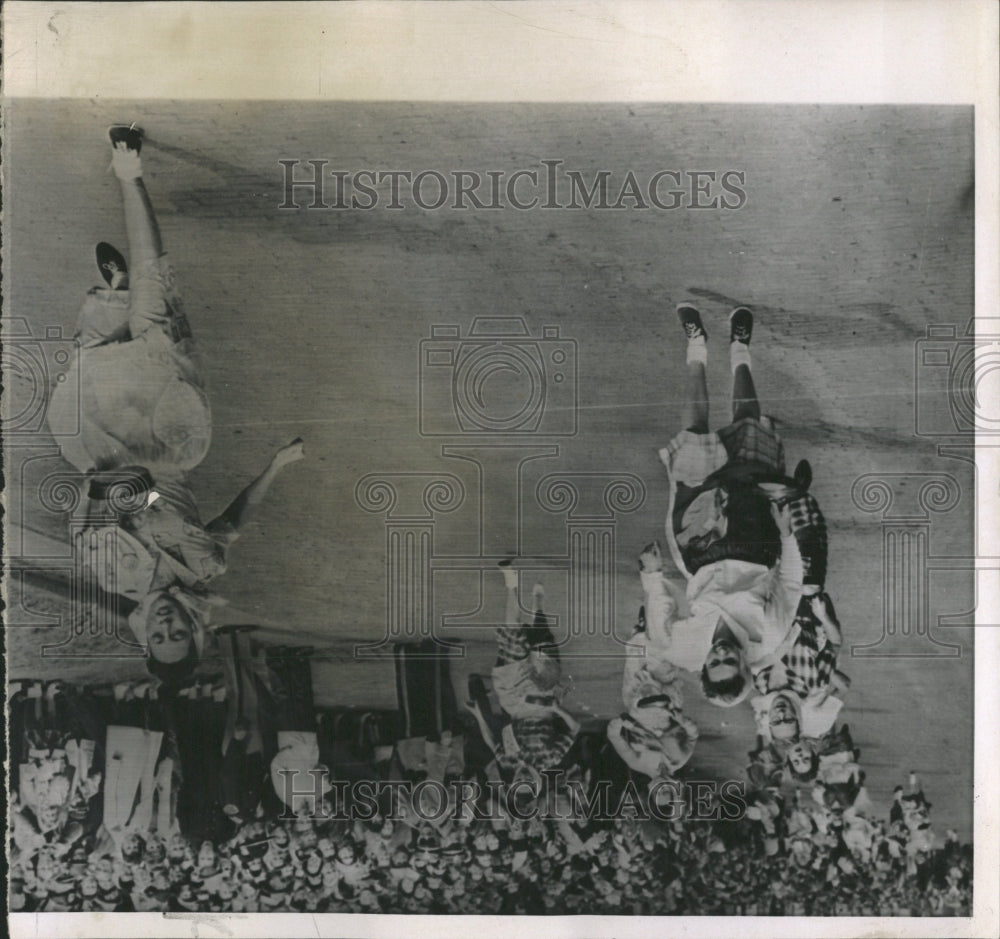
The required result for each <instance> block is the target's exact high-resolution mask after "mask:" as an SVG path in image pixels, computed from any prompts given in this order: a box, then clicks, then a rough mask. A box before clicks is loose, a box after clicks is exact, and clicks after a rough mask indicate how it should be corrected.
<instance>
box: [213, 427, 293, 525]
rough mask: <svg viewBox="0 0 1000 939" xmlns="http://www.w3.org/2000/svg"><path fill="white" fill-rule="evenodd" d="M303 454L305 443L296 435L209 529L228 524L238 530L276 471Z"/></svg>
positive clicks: (261, 496) (274, 476) (266, 489)
mask: <svg viewBox="0 0 1000 939" xmlns="http://www.w3.org/2000/svg"><path fill="white" fill-rule="evenodd" d="M304 456H305V445H304V444H303V442H302V438H301V437H296V438H295V439H294V440H293V441H292V442H291V443H289V444H286V445H285V446H284V447H282V448H281V449H280V450H279V451H278V452H277V453H276V454H275V455H274V456H273V457H272V459H271V462H270V463H268V465H267V468H266V469H265V470H264V472H263V473H261V474H260V476H258V477H257V478H256V479H255V480H254V481H253V482H252V483H250V485H249V486H247V487H246V489H244V490H243V491H242V492H241V493H240V494H239V495H238V496H237V497H236V498H235V499H234V500H233V501H232V503H231V504H230V505H229V507H228V508H227V509H226V510H225V511H224V512H223V513H222V514H221V515H220V516H219V517H218V518H216V519H215V520H214V521H212V522H211V523H210V524H209V526H208V527H209V529H210V530H216V529H218V528H220V527H226V526H228V527H230V528H232V529H233V531H235V532H238V531H239V530H240V529H241V528H242V527H243V526H244V525H245V524H246V523H247V521H248V520H249V519H250V516H251V515H252V514H253V510H254V509H255V508H256V507H257V506H258V505H260V503H261V502H263V501H264V496H265V495H267V491H268V489H270V488H271V484H272V483H273V482H274V480H275V479H276V478H277V476H278V473H280V472H281V470H282V469H284V467H286V466H288V464H289V463H295V462H297V461H298V460H301V459H302V458H303V457H304Z"/></svg>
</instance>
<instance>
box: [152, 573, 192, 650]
mask: <svg viewBox="0 0 1000 939" xmlns="http://www.w3.org/2000/svg"><path fill="white" fill-rule="evenodd" d="M143 613H144V618H145V626H146V646H147V648H148V654H149V658H150V659H151V660H152V661H154V662H156V663H158V664H160V665H177V664H178V663H179V662H182V661H184V660H185V659H187V658H188V657H189V656H190V655H191V653H192V652H194V654H195V656H196V657H197V649H195V647H194V646H195V642H194V621H193V619H192V617H191V614H190V613H189V612H188V610H186V609H185V608H184V606H183V605H182V604H181V603H180V602H179V601H178V600H177V598H176V597H174V596H172V595H171V594H169V593H167V592H165V591H158V592H157V593H156V594H155V595H154V596H152V597H151V598H149V599H148V600H146V601H144V602H143Z"/></svg>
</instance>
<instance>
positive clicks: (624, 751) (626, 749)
mask: <svg viewBox="0 0 1000 939" xmlns="http://www.w3.org/2000/svg"><path fill="white" fill-rule="evenodd" d="M624 728H625V722H624V721H623V720H622V719H621V718H620V717H616V718H614V719H613V720H610V721H608V730H607V735H608V740H609V741H610V742H611V746H613V747H614V748H615V753H617V754H618V755H619V756H620V757H621V758H622V760H623V761H624V763H625V765H626V766H628V768H629V769H634V770H636V771H637V772H642V767H641V765H640V761H639V758H638V754H637V753H636V752H635V750H634V749H632V746H631V744H629V742H628V741H627V740H626V739H625V737H624V735H623V733H622V731H623V730H624Z"/></svg>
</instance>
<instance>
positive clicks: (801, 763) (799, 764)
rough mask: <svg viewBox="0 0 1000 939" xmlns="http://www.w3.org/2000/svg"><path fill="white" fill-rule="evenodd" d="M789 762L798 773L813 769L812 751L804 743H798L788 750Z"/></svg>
mask: <svg viewBox="0 0 1000 939" xmlns="http://www.w3.org/2000/svg"><path fill="white" fill-rule="evenodd" d="M788 764H789V766H791V767H792V769H793V770H795V772H796V773H808V772H809V771H810V770H811V769H812V751H811V750H810V749H809V747H807V746H806V745H805V744H804V743H797V744H795V745H794V746H793V747H791V748H790V749H789V750H788Z"/></svg>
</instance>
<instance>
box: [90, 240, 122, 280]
mask: <svg viewBox="0 0 1000 939" xmlns="http://www.w3.org/2000/svg"><path fill="white" fill-rule="evenodd" d="M95 254H96V255H97V269H98V270H99V271H100V272H101V277H103V278H104V282H105V283H106V284H107V285H108V286H109V287H110V288H111V289H112V290H125V289H127V288H128V265H127V264H126V263H125V258H124V257H122V253H121V252H120V251H119V250H118V249H117V248H116V247H114V245H109V244H108V243H107V242H106V241H101V242H98V245H97V248H96V250H95Z"/></svg>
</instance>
